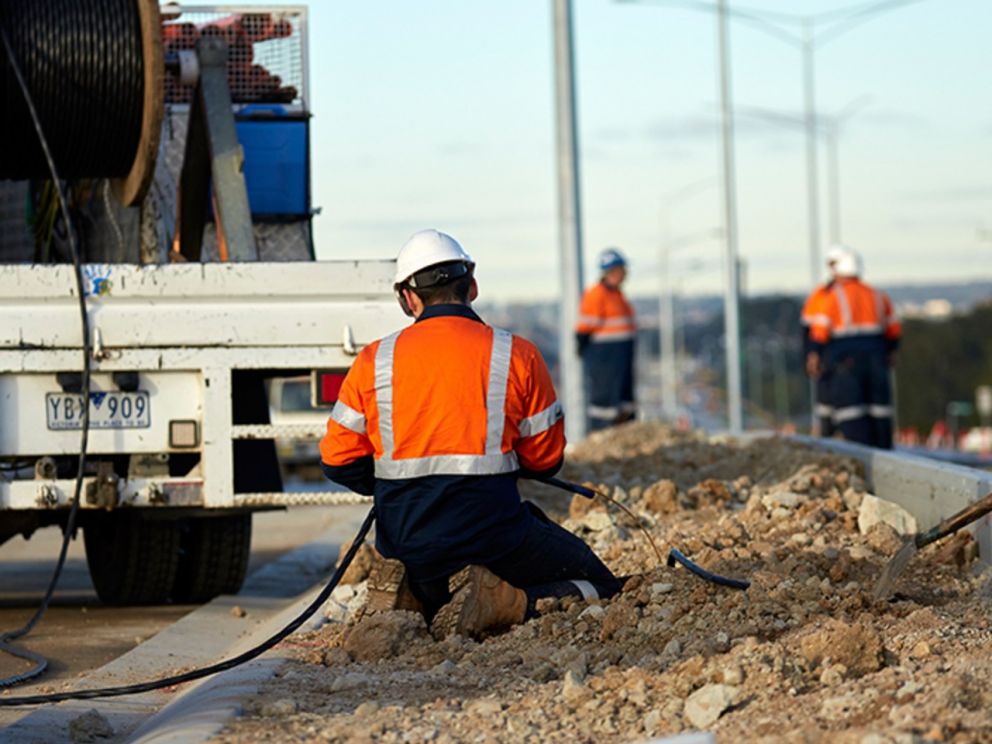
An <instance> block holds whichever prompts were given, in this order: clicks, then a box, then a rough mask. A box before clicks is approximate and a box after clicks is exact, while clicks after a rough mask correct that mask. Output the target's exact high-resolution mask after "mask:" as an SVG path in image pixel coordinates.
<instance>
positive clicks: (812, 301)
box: [799, 282, 833, 328]
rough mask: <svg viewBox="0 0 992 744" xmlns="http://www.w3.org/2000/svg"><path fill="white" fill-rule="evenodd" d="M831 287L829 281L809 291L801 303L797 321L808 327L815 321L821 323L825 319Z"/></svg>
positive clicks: (831, 284) (831, 283)
mask: <svg viewBox="0 0 992 744" xmlns="http://www.w3.org/2000/svg"><path fill="white" fill-rule="evenodd" d="M832 289H833V282H830V283H828V284H821V285H820V286H818V287H817V288H816V289H814V290H813V291H812V292H810V293H809V297H807V298H806V302H805V303H804V304H803V309H802V312H800V313H799V322H800V323H801V324H802V325H803V326H805V327H807V328H808V327H809V326H811V325H813V324H814V323H815V322H819V323H823V322H824V321H825V320H826V313H825V310H826V306H827V298H828V297H829V296H830V292H831V290H832Z"/></svg>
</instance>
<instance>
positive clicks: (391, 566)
mask: <svg viewBox="0 0 992 744" xmlns="http://www.w3.org/2000/svg"><path fill="white" fill-rule="evenodd" d="M391 610H411V611H415V612H420V611H422V608H421V606H420V602H418V601H417V599H416V598H415V597H414V596H413V595H412V594H411V593H410V590H409V588H408V586H407V582H406V567H405V566H404V565H403V564H402V563H401V562H400V561H394V560H388V559H386V558H381V557H380V558H379V559H378V560H377V561H376V562H375V563H374V564H373V566H372V570H371V571H370V572H369V583H368V598H367V599H366V600H365V604H364V605H363V606H362V610H361V611H360V612H359V613H358V615H357V617H358V619H361V618H363V617H365V616H366V615H370V614H374V613H376V612H389V611H391Z"/></svg>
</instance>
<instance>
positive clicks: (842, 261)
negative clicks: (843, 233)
mask: <svg viewBox="0 0 992 744" xmlns="http://www.w3.org/2000/svg"><path fill="white" fill-rule="evenodd" d="M834 274H836V275H837V276H839V277H844V278H849V277H855V276H861V256H859V255H858V254H857V253H855V252H854V251H852V250H851V249H850V248H848V249H847V250H846V251H844V252H843V253H842V254H841V255H840V257H839V258H838V259H837V260H836V261H835V262H834Z"/></svg>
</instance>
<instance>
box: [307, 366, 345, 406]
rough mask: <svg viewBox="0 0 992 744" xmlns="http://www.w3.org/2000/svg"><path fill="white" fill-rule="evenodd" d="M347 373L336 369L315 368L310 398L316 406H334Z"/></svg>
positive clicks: (311, 381) (311, 379) (311, 380)
mask: <svg viewBox="0 0 992 744" xmlns="http://www.w3.org/2000/svg"><path fill="white" fill-rule="evenodd" d="M346 374H347V373H346V372H343V371H341V370H335V369H318V370H314V372H313V374H312V376H311V378H310V399H311V402H312V403H313V405H314V407H315V408H316V407H328V406H333V405H334V404H335V403H336V402H337V400H338V394H339V393H340V392H341V385H342V383H344V378H345V375H346Z"/></svg>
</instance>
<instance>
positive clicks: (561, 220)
mask: <svg viewBox="0 0 992 744" xmlns="http://www.w3.org/2000/svg"><path fill="white" fill-rule="evenodd" d="M552 15H553V22H554V35H555V93H556V97H555V101H556V105H555V114H556V116H555V119H556V124H557V145H558V235H559V238H558V242H559V249H558V250H559V260H560V263H561V314H560V318H559V327H558V364H559V369H561V381H560V386H561V388H562V400H564V402H565V410H566V411H567V412H568V415H567V416H566V417H565V434H566V436H567V437H568V439H569V440H571V441H573V442H576V441H579V440H580V439H582V438H583V437H584V436H585V433H586V411H585V404H584V398H585V396H584V394H583V392H584V391H583V389H582V386H583V375H582V360H581V359H580V358H579V356H578V353H577V347H576V345H575V332H574V331H575V324H576V321H577V320H578V316H579V298H580V296H581V293H582V286H583V281H582V211H581V205H580V200H579V157H578V128H577V125H576V116H575V75H574V69H575V66H574V53H573V48H572V7H571V0H552Z"/></svg>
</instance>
